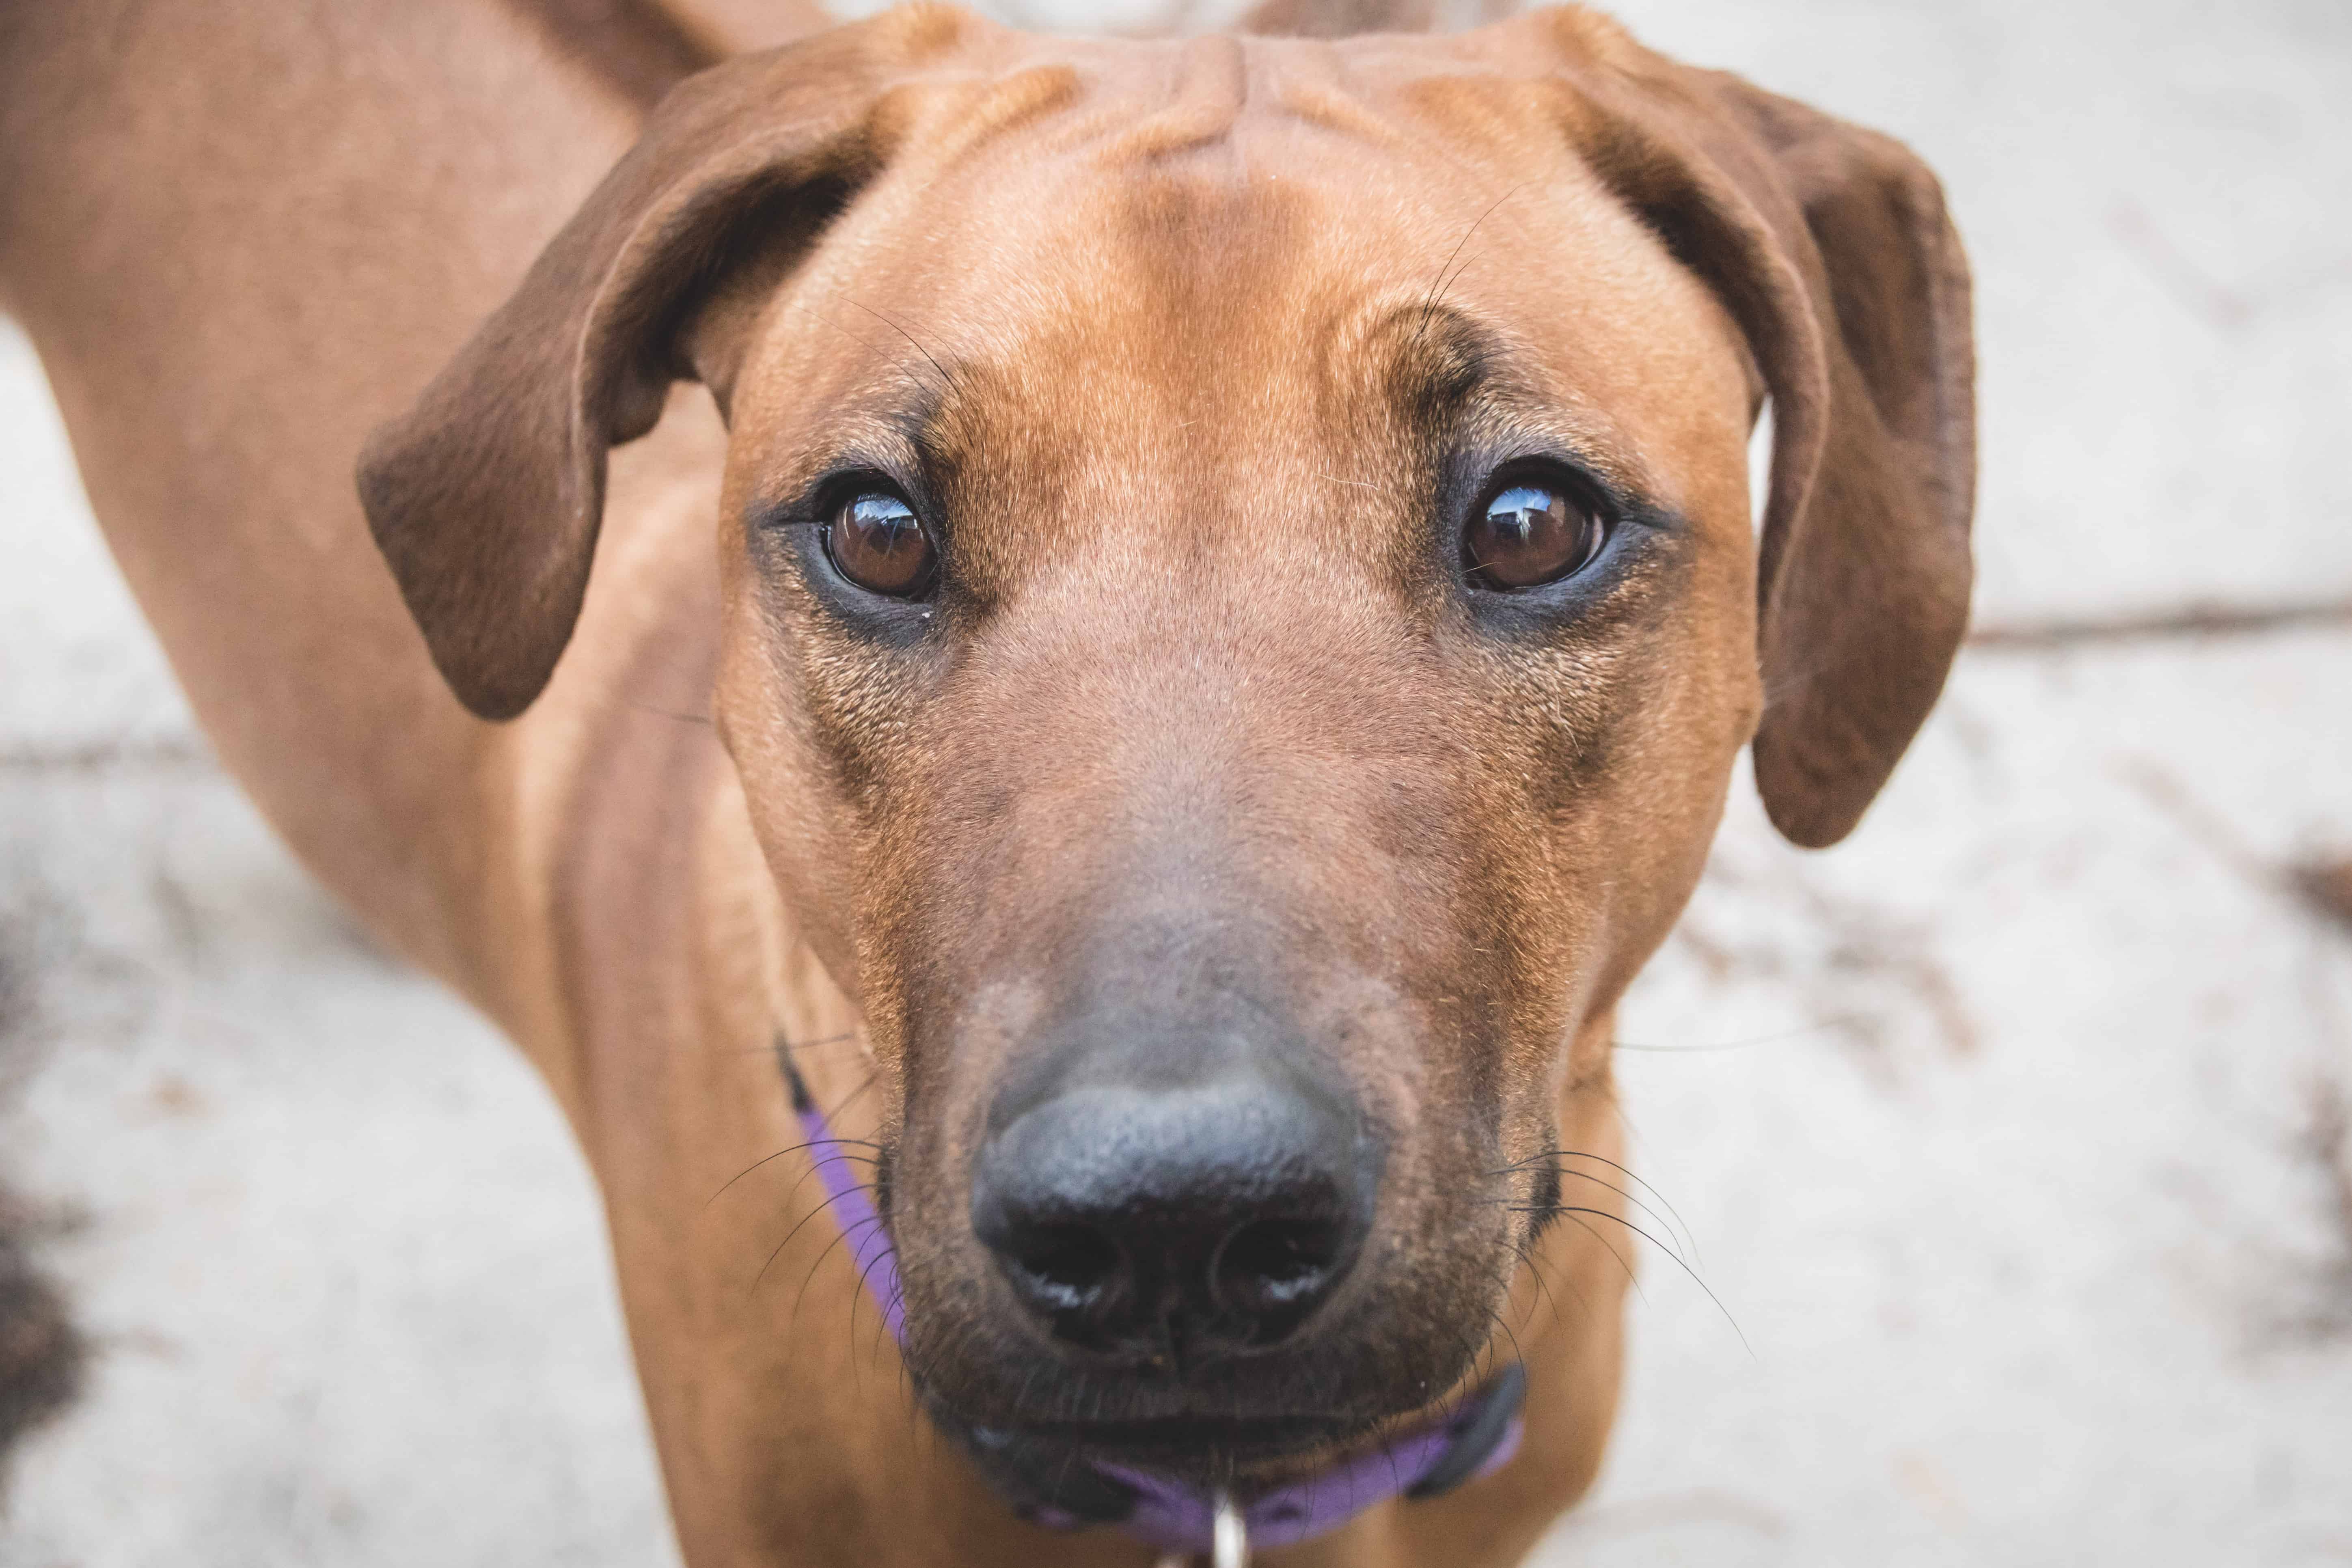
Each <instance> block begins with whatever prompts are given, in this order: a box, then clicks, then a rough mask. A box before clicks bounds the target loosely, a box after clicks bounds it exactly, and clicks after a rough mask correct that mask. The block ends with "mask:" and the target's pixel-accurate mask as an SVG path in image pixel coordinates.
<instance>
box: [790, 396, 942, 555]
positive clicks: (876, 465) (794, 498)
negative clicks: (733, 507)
mask: <svg viewBox="0 0 2352 1568" xmlns="http://www.w3.org/2000/svg"><path fill="white" fill-rule="evenodd" d="M943 374H950V380H951V379H952V374H951V373H943ZM949 391H950V389H947V388H942V387H940V386H938V385H935V384H932V383H931V382H930V381H929V379H924V380H921V381H914V380H912V378H909V384H902V385H900V386H897V387H893V388H890V389H888V390H887V391H881V390H877V393H876V394H875V395H873V397H872V399H871V401H870V402H869V403H866V405H863V406H860V405H857V404H855V403H853V404H850V405H845V406H842V407H837V408H836V409H835V410H834V413H833V417H832V418H831V419H830V420H828V421H827V422H826V424H827V428H826V429H824V431H822V432H820V433H818V434H816V435H815V436H814V437H813V438H812V439H810V440H809V441H808V443H807V444H806V445H804V446H803V447H801V448H800V449H799V450H798V451H797V452H795V453H794V454H793V457H792V458H791V460H790V462H789V463H788V464H786V465H783V466H782V468H781V471H779V472H778V473H777V474H775V475H774V476H773V477H772V479H770V480H769V482H767V483H766V484H763V485H761V486H760V487H759V488H758V489H756V490H755V491H754V492H753V498H752V500H751V502H750V504H749V505H748V506H746V507H745V509H744V511H745V515H746V516H747V517H749V518H751V519H752V520H754V521H770V522H787V521H814V520H815V519H814V514H815V512H816V510H817V509H818V507H819V506H820V505H821V504H822V502H823V501H824V500H825V492H826V490H827V489H829V488H830V487H831V486H832V485H833V484H834V482H835V480H836V479H839V478H840V477H841V476H843V475H845V474H852V473H866V474H877V475H881V476H884V477H886V478H887V479H891V480H893V481H895V482H897V483H898V484H899V485H900V486H902V487H904V488H905V489H908V491H909V492H911V493H910V494H909V496H908V500H913V501H916V502H918V503H926V502H928V501H929V500H931V499H932V498H933V496H934V495H935V494H936V493H937V491H938V489H939V486H940V477H941V475H942V473H943V471H944V468H945V465H946V462H947V456H948V454H947V450H946V446H945V444H944V443H943V442H942V440H941V439H940V426H941V416H942V413H943V410H944V408H945V405H946V402H947V398H948V395H949Z"/></svg>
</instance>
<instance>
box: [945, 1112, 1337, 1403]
mask: <svg viewBox="0 0 2352 1568" xmlns="http://www.w3.org/2000/svg"><path fill="white" fill-rule="evenodd" d="M1362 1142H1363V1140H1361V1139H1360V1137H1359V1135H1358V1131H1357V1125H1356V1120H1355V1118H1354V1117H1353V1116H1351V1115H1349V1113H1348V1112H1347V1111H1346V1110H1344V1108H1342V1107H1341V1106H1339V1105H1338V1104H1336V1103H1333V1102H1332V1101H1330V1100H1328V1099H1326V1098H1324V1097H1321V1096H1319V1095H1318V1094H1316V1093H1315V1092H1313V1091H1312V1090H1310V1089H1306V1088H1302V1087H1292V1086H1288V1085H1280V1084H1275V1083H1270V1082H1268V1081H1266V1080H1265V1079H1263V1078H1259V1077H1257V1076H1255V1075H1252V1074H1235V1075H1230V1076H1224V1077H1221V1078H1217V1079H1211V1080H1210V1081H1208V1082H1206V1083H1199V1084H1189V1085H1183V1086H1181V1087H1167V1088H1131V1087H1128V1086H1124V1085H1113V1086H1106V1085H1099V1084H1097V1085H1091V1086H1087V1087H1084V1088H1075V1089H1066V1090H1064V1091H1063V1092H1061V1093H1058V1094H1055V1095H1054V1096H1053V1097H1052V1098H1050V1099H1047V1100H1044V1101H1042V1102H1041V1103H1039V1104H1036V1105H1034V1106H1033V1107H1032V1108H1030V1109H1029V1110H1025V1111H1024V1112H1022V1113H1021V1114H1020V1115H1019V1116H1018V1117H1016V1118H1015V1119H1014V1120H1013V1121H1012V1122H1010V1123H1009V1124H1008V1125H1006V1126H1005V1127H1004V1128H1003V1131H1000V1132H998V1133H997V1134H996V1135H995V1136H994V1137H992V1138H991V1139H990V1140H989V1141H988V1142H987V1144H986V1145H985V1146H984V1147H983V1149H982V1152H981V1156H980V1160H979V1162H978V1164H977V1166H976V1168H975V1170H974V1173H973V1182H972V1199H971V1218H972V1228H973V1229H974V1231H975V1232H976V1233H977V1234H978V1235H979V1237H980V1238H981V1240H982V1242H983V1243H984V1244H985V1245H986V1246H987V1247H989V1248H990V1250H991V1251H992V1252H993V1253H994V1254H995V1257H996V1262H997V1266H998V1268H1000V1269H1001V1270H1002V1272H1003V1276H1004V1278H1005V1279H1007V1280H1008V1281H1010V1282H1011V1284H1012V1286H1013V1293H1014V1294H1015V1295H1016V1296H1018V1297H1019V1298H1020V1300H1021V1301H1022V1304H1023V1305H1024V1306H1025V1307H1026V1308H1027V1309H1028V1310H1030V1311H1031V1312H1032V1313H1034V1314H1035V1315H1036V1316H1037V1317H1038V1318H1039V1319H1040V1320H1042V1321H1044V1322H1045V1324H1047V1325H1048V1326H1049V1327H1050V1329H1051V1330H1052V1331H1053V1333H1054V1334H1055V1336H1056V1337H1058V1338H1060V1339H1061V1340H1063V1341H1065V1342H1068V1343H1071V1344H1073V1345H1076V1346H1080V1347H1083V1348H1085V1349H1087V1350H1090V1351H1096V1352H1102V1353H1106V1354H1110V1355H1116V1356H1118V1357H1121V1358H1123V1359H1129V1360H1135V1361H1140V1362H1146V1363H1159V1364H1162V1365H1164V1366H1166V1367H1167V1368H1168V1369H1169V1370H1170V1371H1171V1372H1174V1373H1180V1374H1181V1373H1182V1372H1183V1371H1184V1370H1185V1369H1186V1368H1187V1367H1188V1366H1191V1365H1193V1364H1196V1363H1199V1362H1202V1361H1204V1360H1210V1359H1214V1358H1216V1357H1219V1356H1223V1355H1229V1354H1233V1353H1235V1352H1243V1351H1248V1350H1256V1349H1263V1348H1265V1347H1268V1346H1272V1345H1275V1344H1277V1343H1279V1342H1282V1341H1284V1340H1286V1339H1288V1338H1290V1337H1291V1336H1292V1335H1294V1334H1296V1333H1297V1331H1299V1329H1300V1328H1301V1326H1302V1325H1304V1324H1305V1323H1306V1321H1307V1319H1308V1317H1310V1316H1311V1315H1312V1314H1313V1312H1314V1311H1315V1310H1316V1308H1318V1307H1319V1306H1321V1305H1322V1304H1323V1302H1324V1301H1326V1300H1328V1299H1329V1298H1330V1296H1331V1293H1332V1291H1333V1290H1335V1289H1338V1287H1339V1282H1340V1281H1341V1280H1342V1279H1345V1278H1346V1277H1347V1274H1348V1270H1349V1267H1350V1266H1351V1265H1352V1264H1353V1263H1354V1262H1355V1259H1356V1255H1357V1253H1358V1251H1359V1250H1360V1248H1361V1247H1362V1244H1363V1239H1364V1233H1365V1232H1366V1231H1367V1230H1368V1229H1369V1228H1370V1218H1371V1207H1372V1204H1373V1201H1374V1195H1375V1189H1376V1178H1377V1173H1376V1171H1374V1170H1372V1169H1371V1168H1370V1161H1369V1158H1368V1155H1367V1153H1366V1152H1365V1151H1364V1150H1363V1149H1362V1148H1361V1147H1360V1145H1361V1143H1362Z"/></svg>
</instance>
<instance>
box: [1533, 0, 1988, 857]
mask: <svg viewBox="0 0 2352 1568" xmlns="http://www.w3.org/2000/svg"><path fill="white" fill-rule="evenodd" d="M1528 25H1532V26H1540V27H1544V28H1546V29H1548V30H1549V31H1550V32H1551V33H1552V35H1553V38H1554V41H1555V42H1556V43H1557V44H1559V46H1560V52H1561V55H1562V57H1563V58H1565V59H1566V61H1567V62H1568V70H1567V75H1568V79H1569V80H1570V85H1571V89H1572V90H1571V95H1570V110H1569V111H1568V119H1569V121H1570V125H1569V130H1570V134H1571V135H1572V136H1574V137H1576V138H1577V139H1578V140H1579V141H1580V144H1581V146H1582V148H1583V150H1584V152H1585V153H1586V155H1587V157H1588V158H1589V159H1590V161H1591V163H1592V164H1593V166H1594V167H1595V168H1596V169H1597V170H1598V171H1599V172H1600V173H1601V175H1602V177H1603V178H1604V179H1606V180H1607V181H1609V182H1610V183H1611V184H1612V187H1613V188H1615V189H1616V190H1617V192H1618V194H1619V195H1621V196H1622V198H1623V199H1624V200H1626V201H1627V202H1629V203H1630V204H1631V205H1633V207H1634V208H1635V210H1636V211H1638V212H1640V213H1641V214H1642V215H1643V217H1644V219H1645V220H1647V221H1648V222H1649V223H1650V224H1651V225H1652V226H1653V227H1654V228H1655V229H1656V230H1657V231H1658V232H1659V234H1660V235H1661V237H1663V238H1664V240H1665V242H1666V244H1667V245H1668V247H1670V248H1671V249H1673V251H1674V252H1675V255H1676V256H1677V257H1678V258H1680V259H1681V260H1682V261H1683V262H1684V264H1685V265H1686V266H1689V267H1690V268H1693V269H1694V270H1696V271H1697V272H1698V273H1699V274H1700V275H1701V276H1702V277H1703V278H1705V279H1706V280H1707V282H1708V283H1709V284H1710V285H1712V286H1713V288H1714V289H1715V290H1716V292H1717V294H1718V295H1719V296H1720V297H1721V298H1722V300H1724V303H1725V304H1726V306H1727V308H1728V309H1729V310H1730V311H1731V313H1732V315H1733V317H1734V318H1735V319H1736V320H1737V321H1738V323H1739V325H1740V327H1741V329H1742V331H1744V332H1745V333H1746V334H1747V337H1748V343H1749V347H1750V350H1751V352H1752V353H1754V355H1755V357H1756V362H1757V364H1758V367H1759V370H1760V371H1761V372H1762V374H1763V376H1764V379H1765V383H1766V385H1767V386H1768V387H1769V390H1770V393H1771V397H1772V419H1773V452H1772V477H1771V487H1770V491H1769V500H1768V502H1767V505H1766V508H1765V518H1764V529H1763V537H1762V539H1761V541H1760V542H1759V548H1758V584H1757V589H1758V595H1759V601H1758V613H1759V628H1758V635H1759V659H1760V661H1761V665H1762V670H1763V678H1764V691H1765V707H1764V716H1763V721H1762V723H1761V725H1760V726H1759V729H1758V731H1757V733H1756V741H1755V756H1756V782H1757V786H1758V788H1759V790H1760V791H1761V792H1762V794H1763V796H1764V805H1765V808H1766V810H1767V811H1768V812H1769V814H1770V816H1771V818H1772V821H1773V823H1774V825H1775V826H1778V827H1779V828H1780V831H1781V832H1782V833H1783V834H1785V835H1787V836H1788V837H1790V839H1792V840H1794V841H1795V842H1797V843H1799V844H1801V845H1806V846H1809V847H1821V846H1823V845H1828V844H1833V843H1835V842H1837V840H1839V839H1840V838H1843V837H1845V835H1846V834H1847V833H1848V832H1850V831H1851V830H1852V829H1853V825H1854V823H1855V822H1856V821H1857V820H1858V819H1859V818H1860V817H1861V816H1862V813H1863V810H1864V808H1865V807H1866V806H1868V805H1869V804H1870V802H1871V800H1872V798H1873V797H1874V795H1876V794H1877V793H1878V790H1879V786H1880V785H1882V784H1885V782H1886V776H1887V774H1888V773H1890V772H1891V771H1892V770H1893V769H1894V766H1895V761H1896V759H1897V758H1899V757H1900V756H1901V755H1902V754H1903V750H1904V748H1905V747H1906V746H1907V745H1908V744H1909V743H1910V741H1911V737H1912V735H1913V734H1914V733H1916V731H1917V730H1918V728H1919V725H1920V724H1921V722H1922V721H1925V720H1926V718H1927V710H1929V709H1930V708H1931V707H1933V706H1934V705H1935V701H1936V698H1937V694H1938V693H1939V692H1940V691H1941V690H1942V689H1943V685H1944V678H1945V676H1946V674H1947V673H1948V671H1949V669H1950V668H1951V662H1952V658H1953V655H1954V654H1955V653H1956V652H1957V651H1958V647H1959V642H1960V637H1961V636H1962V634H1963V633H1964V632H1965V630H1966V629H1967V625H1968V604H1969V582H1970V578H1971V575H1972V568H1971V564H1970V557H1969V516H1970V513H1971V511H1972V510H1973V508H1974V504H1975V486H1976V399H1975V380H1976V356H1975V349H1974V339H1973V336H1972V333H1971V331H1970V325H1969V271H1968V262H1967V258H1965V257H1964V256H1963V255H1962V254H1961V250H1960V242H1959V237H1958V234H1956V233H1955V232H1954V230H1953V227H1952V225H1951V221H1950V219H1949V218H1948V216H1946V213H1945V210H1944V200H1943V193H1942V190H1941V188H1940V187H1939V186H1938V185H1937V182H1936V177H1935V176H1934V175H1933V174H1930V173H1929V172H1928V170H1927V165H1926V164H1924V163H1921V162H1920V161H1919V160H1918V159H1917V158H1916V156H1914V155H1913V154H1912V153H1911V152H1910V151H1909V150H1908V149H1907V148H1906V147H1904V146H1903V145H1902V144H1901V143H1900V142H1895V141H1893V140H1891V139H1889V138H1887V137H1885V136H1881V135H1878V134H1876V133H1874V132H1869V131H1864V130H1863V129H1861V128H1859V127H1857V126H1853V125H1848V124H1845V123H1843V121H1837V120H1833V119H1832V118H1830V117H1829V116H1827V115H1824V114H1822V113H1819V112H1817V111H1815V110H1811V109H1808V108H1806V107H1804V106H1803V105H1801V104H1799V103H1794V102H1791V101H1790V100H1787V99H1782V98H1776V97H1774V96H1772V95H1771V94H1769V93H1767V92H1763V91H1761V90H1759V89H1756V88H1754V87H1751V86H1749V85H1748V83H1747V82H1744V81H1742V80H1740V79H1738V78H1737V77H1733V76H1729V75H1726V74H1724V73H1721V72H1717V71H1700V70H1694V69H1691V68H1687V67H1684V66H1678V65H1675V64H1673V63H1672V62H1670V61H1667V60H1665V59H1664V58H1661V57H1659V56H1657V55H1654V54H1652V53H1650V52H1649V51H1648V50H1646V49H1643V48H1642V47H1640V46H1639V45H1636V44H1634V43H1633V41H1632V39H1631V38H1629V37H1627V36H1626V35H1625V34H1624V33H1623V32H1622V30H1621V29H1619V28H1618V27H1617V26H1616V25H1615V24H1613V23H1611V22H1608V21H1606V20H1604V19H1603V18H1601V17H1599V16H1594V15H1593V14H1591V13H1589V12H1584V11H1580V10H1568V11H1557V12H1550V13H1545V14H1542V15H1541V16H1539V17H1530V18H1528Z"/></svg>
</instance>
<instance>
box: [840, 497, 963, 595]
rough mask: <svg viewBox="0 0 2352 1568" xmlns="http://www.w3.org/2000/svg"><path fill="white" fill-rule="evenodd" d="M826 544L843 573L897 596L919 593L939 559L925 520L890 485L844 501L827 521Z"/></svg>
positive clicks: (879, 591) (877, 591)
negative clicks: (886, 488) (888, 488)
mask: <svg viewBox="0 0 2352 1568" xmlns="http://www.w3.org/2000/svg"><path fill="white" fill-rule="evenodd" d="M824 548H825V553H826V554H828V555H830V556H832V557H833V564H834V567H835V570H837V571H838V572H840V574H842V575H843V576H845V577H846V578H848V579H849V580H850V581H851V582H853V583H855V584H857V585H858V586H859V587H861V588H863V589H865V590H866V592H868V593H872V594H887V595H889V596H890V597H892V598H894V599H912V598H916V597H918V596H919V595H921V594H922V592H923V591H924V590H925V589H926V588H929V586H930V585H931V578H932V576H933V574H935V573H937V571H938V569H939V563H940V552H939V551H938V549H937V548H935V547H934V546H933V545H932V543H931V536H930V534H929V532H928V531H926V530H925V529H924V527H923V520H922V519H921V518H919V517H917V516H916V515H915V509H914V508H913V507H910V506H908V504H907V503H906V502H905V501H903V500H899V499H898V497H897V496H894V495H891V494H890V493H889V492H887V490H867V491H866V492H865V493H864V494H862V495H858V496H855V497H853V498H851V499H850V500H846V501H845V502H843V503H842V504H841V506H840V507H839V508H838V509H837V510H835V512H834V514H833V517H832V519H831V520H830V521H827V522H826V524H825V525H824Z"/></svg>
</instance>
